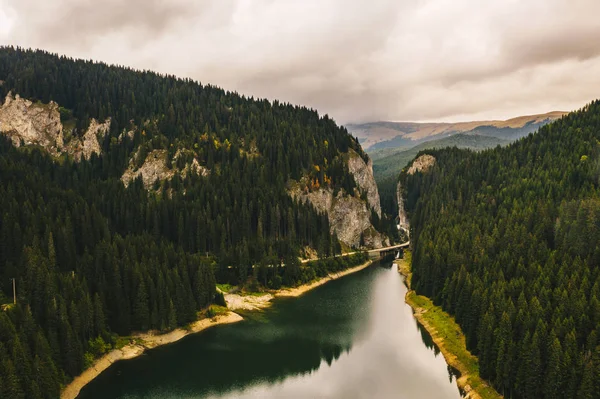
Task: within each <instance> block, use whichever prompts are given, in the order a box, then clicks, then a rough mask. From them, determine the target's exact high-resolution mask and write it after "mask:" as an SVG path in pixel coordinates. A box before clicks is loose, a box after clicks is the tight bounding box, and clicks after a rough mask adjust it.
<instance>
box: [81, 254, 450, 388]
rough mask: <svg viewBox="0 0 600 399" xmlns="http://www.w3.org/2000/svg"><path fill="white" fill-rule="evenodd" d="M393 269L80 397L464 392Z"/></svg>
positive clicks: (313, 296) (221, 332)
mask: <svg viewBox="0 0 600 399" xmlns="http://www.w3.org/2000/svg"><path fill="white" fill-rule="evenodd" d="M384 266H387V267H382V266H380V265H373V266H372V267H369V268H367V269H365V270H363V271H361V272H358V273H355V274H352V275H349V276H347V277H344V278H343V279H339V280H335V281H332V282H330V283H328V284H326V285H324V286H321V287H319V288H317V289H315V290H313V291H310V292H308V293H307V294H305V295H304V296H302V297H300V298H290V299H281V300H278V301H276V302H275V304H274V306H273V307H271V308H270V309H267V310H266V311H264V312H262V313H251V314H247V315H244V316H245V318H246V320H244V321H242V322H240V323H237V324H232V325H224V326H218V327H214V328H212V329H208V330H206V331H203V332H201V333H199V334H195V335H191V336H188V337H186V338H184V339H183V340H181V341H179V342H177V343H175V344H172V345H168V346H164V347H161V348H157V349H154V350H151V351H148V352H146V354H144V355H143V356H141V357H138V358H136V359H133V360H128V361H121V362H118V363H116V364H115V365H113V366H111V367H110V368H109V369H108V370H106V371H105V372H104V373H102V374H101V375H100V376H99V377H98V378H97V379H95V380H94V381H93V382H92V383H90V384H89V385H88V386H87V387H85V388H84V389H83V390H82V392H81V394H80V395H79V398H81V399H109V398H119V399H141V398H144V399H146V398H147V399H174V398H189V399H191V398H226V399H231V398H261V399H262V398H303V399H304V398H336V399H338V398H339V399H349V398H369V399H370V398H399V399H402V398H415V399H416V398H418V399H422V398H425V399H427V398H432V399H445V398H460V394H459V391H458V388H457V387H456V384H455V382H454V379H453V376H452V371H451V370H450V369H449V368H448V366H447V365H446V363H445V361H444V358H443V356H442V355H441V354H439V352H438V351H437V349H436V348H435V347H434V346H433V345H432V342H431V339H430V338H429V336H428V335H427V333H426V332H424V331H422V330H420V329H419V328H418V325H417V323H416V321H415V319H414V318H413V316H412V311H411V308H410V307H409V306H408V305H406V304H405V303H404V295H405V293H406V288H405V287H404V284H403V282H402V278H401V276H400V275H399V274H398V272H397V271H396V266H395V265H393V266H391V267H390V264H386V265H384Z"/></svg>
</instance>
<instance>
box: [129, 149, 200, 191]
mask: <svg viewBox="0 0 600 399" xmlns="http://www.w3.org/2000/svg"><path fill="white" fill-rule="evenodd" d="M179 154H180V151H178V152H177V154H175V156H174V157H173V163H175V162H176V161H177V158H178V156H179ZM139 156H140V152H139V151H138V153H136V154H135V155H134V157H133V158H132V159H131V160H130V161H129V166H128V167H127V169H126V170H125V173H123V176H121V181H122V182H123V184H125V186H126V187H127V186H128V185H129V183H130V182H131V181H132V180H135V179H137V177H138V176H142V181H143V182H144V187H146V189H147V190H149V189H151V188H152V185H153V184H154V182H156V180H158V181H160V182H163V181H165V180H169V179H171V178H173V176H175V173H178V172H180V173H181V175H182V176H185V175H186V174H187V173H188V172H191V173H196V174H198V175H199V176H203V177H204V176H208V175H209V174H210V170H208V169H207V168H205V167H204V166H202V165H200V163H199V162H198V160H197V159H196V158H194V159H193V160H192V162H191V163H188V164H187V165H186V166H185V168H183V169H182V170H179V169H177V168H175V167H172V168H169V167H168V166H167V150H154V151H151V152H150V153H149V154H148V155H147V156H146V159H145V160H144V163H143V164H142V166H141V167H139V168H136V167H135V164H136V162H137V160H138V157H139Z"/></svg>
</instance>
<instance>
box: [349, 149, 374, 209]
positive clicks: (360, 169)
mask: <svg viewBox="0 0 600 399" xmlns="http://www.w3.org/2000/svg"><path fill="white" fill-rule="evenodd" d="M348 155H349V159H348V170H349V171H350V173H352V176H354V181H355V182H356V185H357V186H358V187H359V189H360V190H361V191H362V192H364V193H366V194H367V200H368V201H369V205H370V206H371V208H372V209H373V210H374V211H375V212H376V213H377V216H379V217H381V201H380V199H379V191H378V190H377V183H375V178H374V177H373V161H372V160H371V159H369V163H368V164H367V163H365V161H364V160H363V159H362V158H361V156H360V155H358V154H357V153H356V152H355V151H354V150H352V149H350V150H349V151H348Z"/></svg>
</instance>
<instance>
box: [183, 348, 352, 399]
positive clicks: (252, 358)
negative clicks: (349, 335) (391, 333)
mask: <svg viewBox="0 0 600 399" xmlns="http://www.w3.org/2000/svg"><path fill="white" fill-rule="evenodd" d="M232 349H233V350H230V351H226V352H225V353H223V354H222V356H219V359H218V360H217V361H213V362H212V363H213V367H209V366H208V367H207V366H204V367H202V368H203V370H202V376H201V378H199V379H185V380H182V381H181V382H183V383H185V384H190V385H196V387H192V386H187V387H185V386H179V388H181V389H182V390H187V388H192V389H194V388H196V389H194V390H195V391H197V392H198V391H204V392H206V393H209V392H213V393H223V392H227V391H231V390H232V388H233V389H235V390H242V389H244V388H246V387H248V386H250V385H254V384H256V383H257V382H260V383H270V384H273V383H277V382H283V381H284V380H285V379H286V378H288V377H293V376H296V375H304V374H307V373H312V372H314V371H317V370H318V369H319V367H320V365H321V361H322V360H325V361H326V362H327V364H328V365H330V366H331V365H332V364H333V363H334V362H335V361H336V360H338V359H339V358H340V356H341V355H342V354H343V353H344V352H345V353H349V352H350V350H351V349H352V345H351V344H344V345H342V344H338V343H332V342H327V343H325V342H319V341H316V340H308V339H303V340H299V339H297V338H292V339H286V338H283V339H277V340H274V341H269V342H265V343H260V342H256V341H253V342H252V344H251V345H244V344H243V343H242V346H241V347H240V348H232ZM197 388H201V389H200V390H198V389H197Z"/></svg>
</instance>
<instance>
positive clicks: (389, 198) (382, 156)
mask: <svg viewBox="0 0 600 399" xmlns="http://www.w3.org/2000/svg"><path fill="white" fill-rule="evenodd" d="M509 143H510V141H507V140H502V139H498V138H494V137H485V136H476V135H466V134H456V135H453V136H450V137H446V138H443V139H439V140H432V141H427V142H425V143H421V144H419V145H417V146H415V147H413V148H410V149H408V150H404V149H400V148H385V149H382V150H376V151H375V152H374V153H372V154H370V155H371V158H372V159H373V160H374V161H373V171H374V176H375V181H376V182H377V188H378V191H379V193H380V196H381V206H382V208H383V210H384V211H385V212H386V213H388V214H390V215H393V214H396V208H397V206H398V202H397V200H396V199H397V190H396V185H397V183H398V175H399V174H400V172H401V171H402V169H404V168H405V167H406V166H407V165H408V163H409V162H410V161H411V160H412V159H414V158H415V156H416V155H417V154H418V153H419V152H421V151H423V150H427V149H433V148H445V147H457V148H465V149H470V150H474V151H481V150H484V149H486V148H492V147H496V146H498V145H507V144H509Z"/></svg>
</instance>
